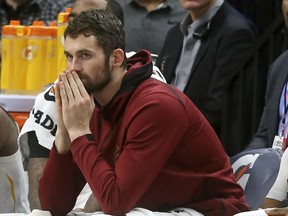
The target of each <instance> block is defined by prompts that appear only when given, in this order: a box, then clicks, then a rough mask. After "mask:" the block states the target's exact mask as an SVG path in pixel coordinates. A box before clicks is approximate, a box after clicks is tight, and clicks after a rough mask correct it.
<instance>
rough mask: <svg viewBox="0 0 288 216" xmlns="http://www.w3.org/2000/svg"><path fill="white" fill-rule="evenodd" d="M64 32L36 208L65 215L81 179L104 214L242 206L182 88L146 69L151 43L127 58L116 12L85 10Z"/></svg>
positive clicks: (220, 210) (232, 210) (218, 211)
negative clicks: (52, 127)
mask: <svg viewBox="0 0 288 216" xmlns="http://www.w3.org/2000/svg"><path fill="white" fill-rule="evenodd" d="M64 38H65V40H64V50H65V55H66V58H67V63H68V69H67V70H65V71H64V72H63V73H61V74H60V75H59V78H58V81H57V83H56V87H55V99H56V114H57V130H56V135H55V142H54V145H53V147H52V149H51V151H50V154H49V159H48V161H47V163H46V165H45V169H44V173H43V175H42V177H41V180H40V184H39V198H40V203H41V207H42V208H43V210H48V211H51V213H52V215H54V216H58V215H65V214H67V213H68V212H69V211H71V209H72V208H73V206H74V205H75V201H76V199H77V196H78V194H79V193H80V191H81V190H82V189H83V187H84V185H85V184H86V183H88V184H89V186H90V187H91V189H92V191H93V195H94V196H95V198H96V199H97V202H98V203H99V207H100V209H101V210H103V212H104V213H105V214H112V215H123V214H125V213H127V212H129V211H131V210H132V209H133V208H135V207H140V208H146V209H148V210H153V211H168V210H172V209H174V208H177V207H186V208H191V209H195V210H196V211H198V212H200V213H202V214H204V215H205V216H216V215H217V216H219V215H223V216H231V215H233V214H236V213H239V212H241V211H247V210H248V209H249V207H248V205H247V204H246V202H245V198H244V193H243V189H242V188H241V187H240V186H239V185H238V184H237V183H236V180H235V177H234V175H233V172H232V168H231V165H230V161H229V158H228V156H227V154H226V153H225V151H224V148H223V146H222V144H221V143H220V141H219V139H218V137H217V135H216V133H215V132H214V131H213V129H212V127H211V126H210V124H209V123H208V122H207V120H206V119H205V118H204V116H203V115H202V114H201V112H200V111H199V110H198V109H197V108H196V107H195V105H194V104H193V103H192V102H191V100H190V99H189V98H188V97H187V96H186V95H185V94H183V93H182V92H180V91H179V90H177V89H176V88H175V87H173V86H171V85H168V84H166V83H163V82H160V81H159V80H156V79H152V78H151V75H152V71H153V69H152V68H153V65H152V58H151V55H150V53H149V52H148V51H146V50H142V51H140V52H138V53H136V54H135V55H133V56H132V57H131V58H129V59H128V60H127V58H126V56H125V52H124V50H125V31H124V29H123V25H122V24H121V22H120V21H119V20H118V19H117V18H116V17H115V16H114V15H113V14H111V13H109V12H107V11H105V10H89V11H85V12H82V13H81V14H80V15H78V16H76V17H75V18H74V19H73V20H72V21H71V22H70V23H69V25H68V27H67V29H66V31H65V34H64Z"/></svg>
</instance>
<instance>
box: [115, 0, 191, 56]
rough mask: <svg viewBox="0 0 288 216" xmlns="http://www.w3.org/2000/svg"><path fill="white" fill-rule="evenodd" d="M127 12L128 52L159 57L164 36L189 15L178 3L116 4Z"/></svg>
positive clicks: (127, 0) (134, 0) (133, 0)
mask: <svg viewBox="0 0 288 216" xmlns="http://www.w3.org/2000/svg"><path fill="white" fill-rule="evenodd" d="M117 1H118V3H119V4H120V5H121V7H122V8H123V11H124V19H125V32H126V51H128V52H130V51H135V50H137V51H138V50H141V49H146V50H148V51H150V52H151V53H154V54H159V52H160V50H161V48H162V45H163V43H164V39H165V35H166V34H167V32H168V30H169V29H170V28H171V27H172V26H174V25H175V24H177V23H179V22H181V20H182V19H183V17H184V16H185V14H186V10H184V9H183V8H182V7H181V5H180V4H179V2H178V1H177V0H158V1H155V0H117Z"/></svg>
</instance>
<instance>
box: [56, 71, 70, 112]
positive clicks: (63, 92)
mask: <svg viewBox="0 0 288 216" xmlns="http://www.w3.org/2000/svg"><path fill="white" fill-rule="evenodd" d="M65 77H66V75H65V74H61V81H59V82H58V87H57V88H58V92H59V95H60V98H61V104H62V107H67V106H68V105H69V104H68V102H69V101H68V97H67V94H66V89H65V86H64V83H63V82H64V81H63V79H65Z"/></svg>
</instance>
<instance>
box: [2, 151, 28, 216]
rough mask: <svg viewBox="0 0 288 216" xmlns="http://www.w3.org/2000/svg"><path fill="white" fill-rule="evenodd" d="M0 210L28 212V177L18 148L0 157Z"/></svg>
mask: <svg viewBox="0 0 288 216" xmlns="http://www.w3.org/2000/svg"><path fill="white" fill-rule="evenodd" d="M0 191H1V196H0V212H11V213H12V212H13V213H29V212H30V206H29V202H28V178H27V175H26V173H25V172H24V168H23V165H22V158H21V153H20V150H19V149H18V151H17V152H16V153H15V154H13V155H10V156H6V157H0Z"/></svg>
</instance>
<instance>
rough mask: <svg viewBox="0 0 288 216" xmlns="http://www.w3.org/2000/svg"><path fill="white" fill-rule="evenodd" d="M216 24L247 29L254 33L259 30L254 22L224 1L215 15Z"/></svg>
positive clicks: (233, 28) (235, 28)
mask: <svg viewBox="0 0 288 216" xmlns="http://www.w3.org/2000/svg"><path fill="white" fill-rule="evenodd" d="M215 25H217V26H218V27H221V26H222V27H223V28H229V29H231V30H237V29H246V30H248V31H251V32H254V33H256V32H257V29H256V26H255V25H254V24H253V22H252V21H250V20H249V19H248V18H246V17H245V16H244V15H242V14H241V13H239V12H238V11H237V10H236V9H235V8H233V7H232V6H231V5H230V4H229V3H227V2H224V3H223V5H222V6H221V8H220V9H219V11H218V13H217V14H216V15H215Z"/></svg>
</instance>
